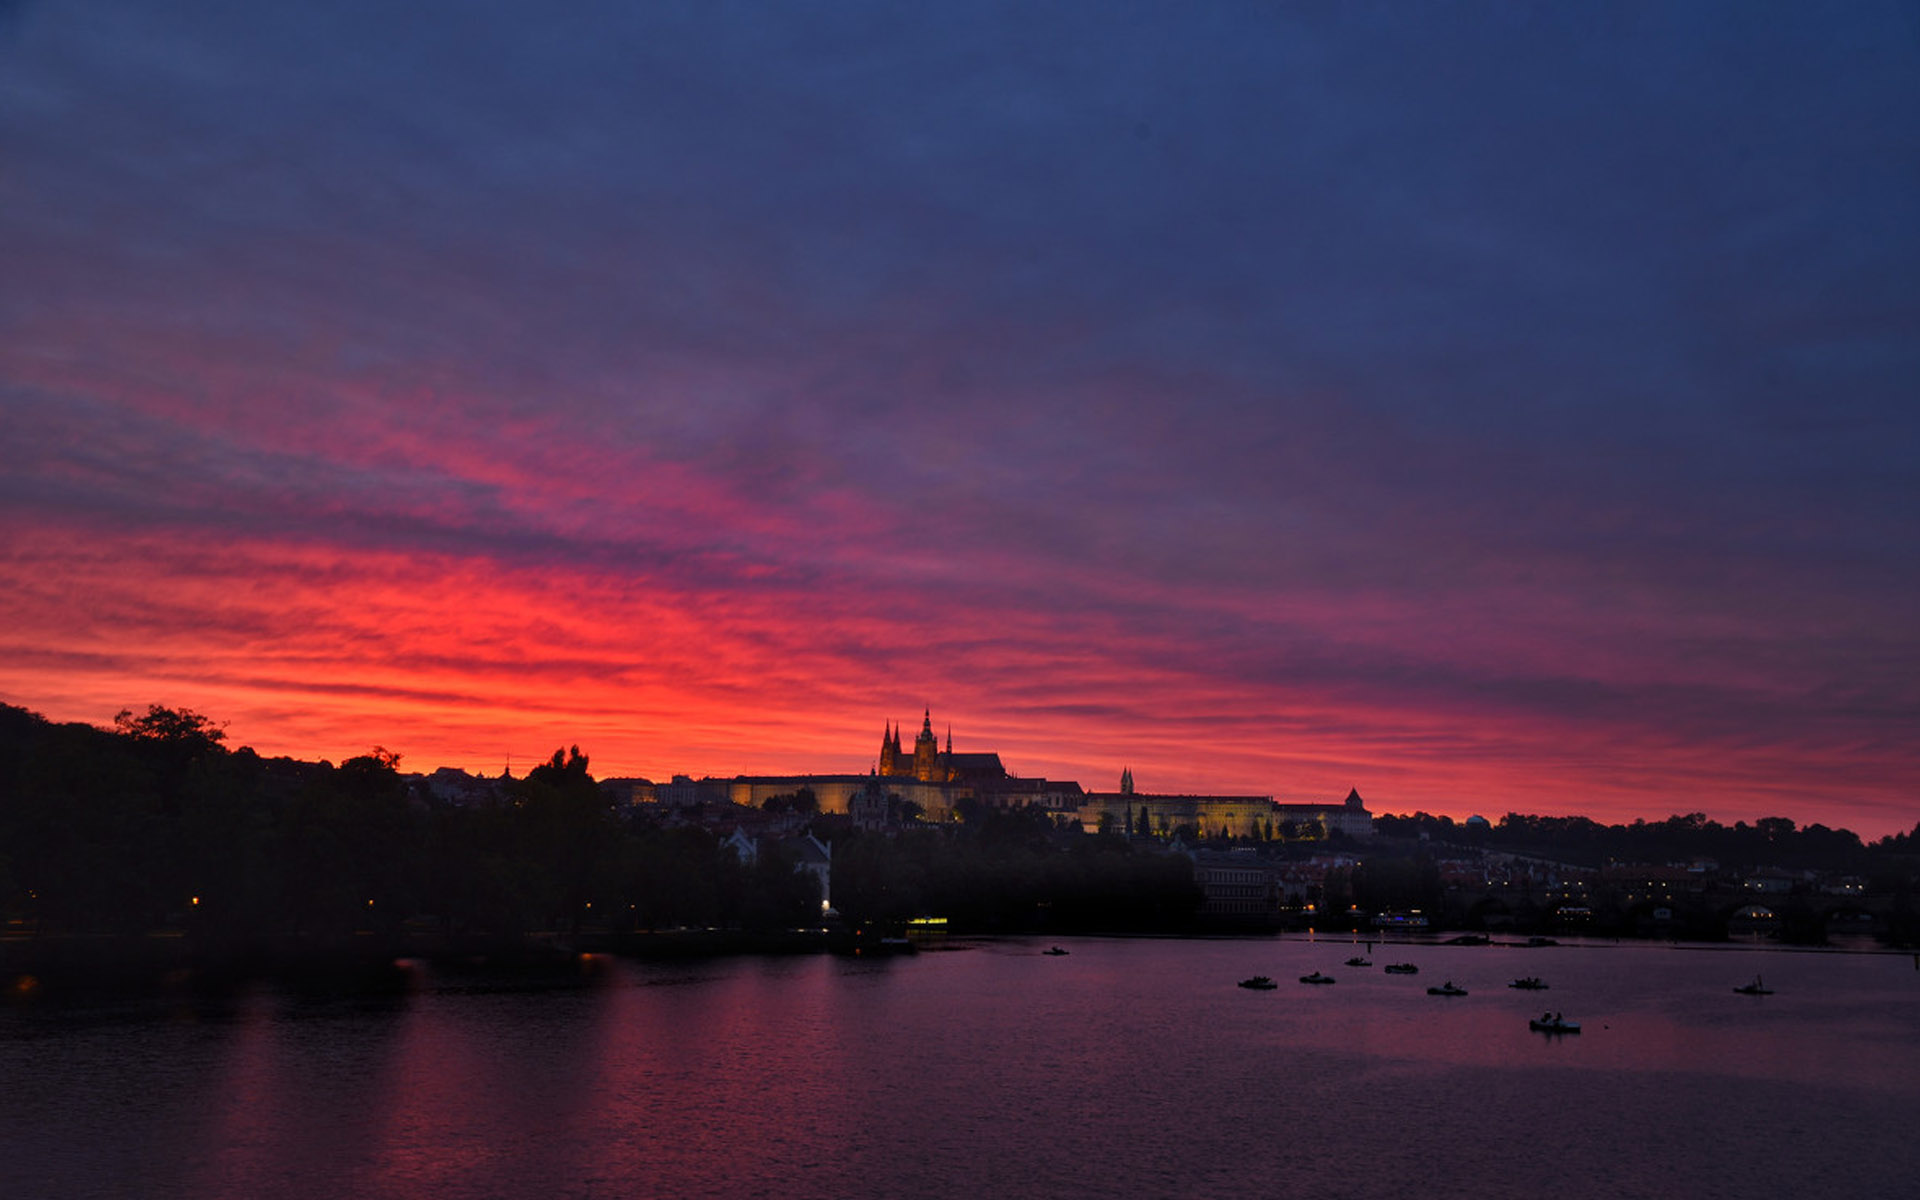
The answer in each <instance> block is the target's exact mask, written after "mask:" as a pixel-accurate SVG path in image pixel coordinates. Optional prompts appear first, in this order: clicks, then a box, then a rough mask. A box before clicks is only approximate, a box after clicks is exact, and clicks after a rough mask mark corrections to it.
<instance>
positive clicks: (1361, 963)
mask: <svg viewBox="0 0 1920 1200" xmlns="http://www.w3.org/2000/svg"><path fill="white" fill-rule="evenodd" d="M1347 965H1348V966H1350V967H1370V966H1372V965H1373V960H1372V959H1370V958H1361V957H1359V956H1358V955H1355V956H1354V957H1353V958H1350V959H1348V960H1347Z"/></svg>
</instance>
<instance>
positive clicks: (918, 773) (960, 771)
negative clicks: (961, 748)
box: [880, 709, 1007, 786]
mask: <svg viewBox="0 0 1920 1200" xmlns="http://www.w3.org/2000/svg"><path fill="white" fill-rule="evenodd" d="M880 774H881V775H883V776H885V777H887V778H891V779H916V780H919V781H920V782H921V783H967V784H974V785H976V786H977V785H981V784H987V785H991V784H992V783H993V782H994V781H996V780H1002V779H1005V778H1007V769H1006V767H1004V766H1002V765H1001V763H1000V756H999V755H998V754H955V753H954V752H953V730H952V729H948V730H947V748H946V749H945V750H942V749H941V748H940V739H939V738H937V737H935V736H934V735H933V710H932V709H928V710H926V712H925V714H924V715H923V716H922V717H921V720H920V736H918V737H916V738H914V739H913V756H912V757H911V758H909V757H907V753H906V748H905V747H903V746H902V745H901V744H900V727H899V726H897V725H894V724H891V723H889V724H888V725H887V727H886V732H885V733H883V734H882V735H881V736H880Z"/></svg>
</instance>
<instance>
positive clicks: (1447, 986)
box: [1427, 979, 1467, 996]
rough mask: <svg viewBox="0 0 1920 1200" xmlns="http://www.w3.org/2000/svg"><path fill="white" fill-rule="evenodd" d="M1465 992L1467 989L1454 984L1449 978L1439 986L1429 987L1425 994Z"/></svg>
mask: <svg viewBox="0 0 1920 1200" xmlns="http://www.w3.org/2000/svg"><path fill="white" fill-rule="evenodd" d="M1466 994H1467V989H1465V988H1463V987H1459V986H1456V985H1455V984H1454V982H1453V980H1451V979H1449V980H1447V981H1446V982H1445V983H1443V984H1441V985H1440V986H1439V987H1430V988H1428V989H1427V995H1429V996H1464V995H1466Z"/></svg>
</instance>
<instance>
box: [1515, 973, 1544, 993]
mask: <svg viewBox="0 0 1920 1200" xmlns="http://www.w3.org/2000/svg"><path fill="white" fill-rule="evenodd" d="M1507 986H1508V987H1510V988H1519V989H1520V990H1521V991H1523V992H1544V991H1546V990H1547V983H1546V980H1544V979H1541V978H1540V977H1539V976H1538V975H1527V976H1523V977H1522V978H1519V979H1516V980H1514V981H1513V982H1512V983H1509V984H1508V985H1507Z"/></svg>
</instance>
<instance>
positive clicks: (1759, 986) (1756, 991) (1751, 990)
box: [1733, 975, 1773, 996]
mask: <svg viewBox="0 0 1920 1200" xmlns="http://www.w3.org/2000/svg"><path fill="white" fill-rule="evenodd" d="M1733 990H1734V991H1736V992H1738V993H1740V994H1741V995H1742V996H1771V995H1773V989H1772V988H1770V987H1768V986H1767V985H1766V984H1764V983H1762V982H1760V977H1759V976H1758V975H1755V976H1754V977H1753V982H1752V983H1743V984H1741V985H1740V986H1739V987H1737V988H1735V989H1733Z"/></svg>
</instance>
